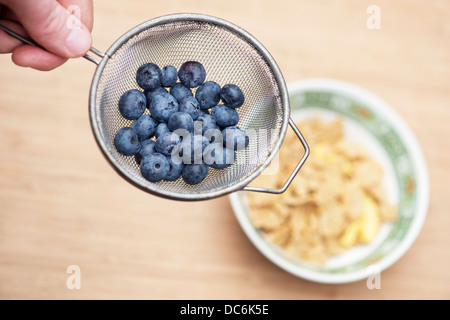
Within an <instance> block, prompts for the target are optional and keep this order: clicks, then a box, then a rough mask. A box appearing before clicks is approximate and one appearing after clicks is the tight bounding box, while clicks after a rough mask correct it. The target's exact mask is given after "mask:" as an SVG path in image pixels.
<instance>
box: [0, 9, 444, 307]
mask: <svg viewBox="0 0 450 320" xmlns="http://www.w3.org/2000/svg"><path fill="white" fill-rule="evenodd" d="M94 2H95V13H94V16H95V24H94V32H93V38H94V43H93V44H94V46H95V47H96V48H98V49H100V50H101V51H105V50H106V49H107V48H109V46H110V45H111V44H112V43H113V42H114V41H115V40H116V39H117V38H118V37H120V36H121V35H122V34H123V33H125V32H126V31H128V30H129V29H131V28H133V27H134V26H136V25H137V24H139V23H141V22H143V21H146V20H149V19H151V18H154V17H157V16H161V15H165V14H169V13H177V12H196V13H205V14H210V15H214V16H217V17H220V18H223V19H226V20H229V21H230V22H233V23H235V24H237V25H239V26H240V27H242V28H243V29H245V30H247V31H248V32H250V33H251V34H252V35H254V36H255V37H256V38H257V39H258V40H259V41H260V42H261V43H262V44H263V45H264V46H265V47H266V48H267V49H268V50H269V52H270V53H271V54H272V55H273V57H274V58H275V60H276V61H277V63H278V64H279V66H280V68H281V70H282V72H283V74H284V76H285V79H286V82H288V83H290V82H294V81H297V80H303V79H308V78H316V77H326V78H335V79H339V80H344V81H348V82H352V83H354V84H357V85H359V86H362V87H364V88H366V89H368V90H370V91H372V92H374V93H375V94H377V95H379V96H381V98H383V99H384V100H386V101H387V102H388V103H389V104H390V105H391V106H392V107H393V108H394V109H395V110H396V111H397V112H398V113H399V114H400V115H401V116H402V117H403V119H404V120H405V121H406V122H407V123H408V125H409V126H410V127H411V128H412V130H413V132H414V133H415V135H416V137H417V139H418V140H419V142H420V144H421V146H422V148H423V150H424V153H425V158H426V160H427V164H428V167H429V174H430V183H431V198H430V206H429V213H428V217H427V220H426V222H425V225H424V227H423V230H422V232H421V234H420V236H419V237H418V239H417V241H416V242H415V244H414V245H413V246H412V248H411V249H410V250H409V251H408V252H407V254H406V255H405V256H404V257H403V258H401V259H400V260H399V261H398V262H397V263H396V264H395V265H394V266H392V267H391V268H389V269H388V270H386V271H385V272H383V273H382V278H381V280H382V282H381V284H382V289H381V290H369V289H367V287H366V283H365V281H360V282H356V283H352V284H346V285H322V284H316V283H312V282H308V281H305V280H302V279H299V278H296V277H294V276H292V275H290V274H288V273H286V272H284V271H282V270H281V269H279V268H278V267H276V266H275V265H273V264H272V263H271V262H269V261H268V260H266V259H265V258H264V257H263V256H262V255H261V254H260V253H259V252H258V251H257V250H256V249H255V248H254V247H253V245H252V244H251V243H250V242H249V240H248V239H247V238H246V236H245V235H244V233H243V232H242V230H241V229H240V227H239V225H238V223H237V221H236V219H235V217H234V215H233V212H232V209H231V207H230V204H229V201H228V198H227V197H224V198H220V199H216V200H212V201H206V202H197V203H182V202H174V201H168V200H164V199H160V198H157V197H154V196H151V195H149V194H146V193H144V192H142V191H140V190H138V189H136V188H134V187H132V186H131V185H130V184H129V183H127V182H126V181H125V180H123V179H122V178H121V177H119V176H118V175H117V174H116V173H115V172H114V170H113V169H112V168H111V167H110V166H109V165H108V163H107V162H106V161H105V159H104V158H103V156H102V155H101V153H100V151H99V149H98V147H97V145H96V143H95V140H94V137H93V135H92V133H91V128H90V125H89V118H88V94H89V88H90V82H91V79H92V76H93V74H94V71H95V66H94V65H93V64H91V63H88V62H87V61H85V60H84V59H78V60H73V61H69V62H68V63H67V64H65V65H64V66H63V67H61V68H59V69H57V70H54V71H51V72H47V73H44V72H38V71H34V70H31V69H24V68H19V67H17V66H15V65H14V64H13V63H12V62H11V60H10V57H9V55H0V71H1V72H0V298H19V299H20V298H44V299H48V298H62V299H81V298H89V299H92V298H106V299H108V298H118V299H120V298H146V299H169V298H172V299H212V298H215V299H302V298H311V299H317V298H318V299H320V298H340V299H346V298H359V299H361V298H362V299H364V298H368V299H381V298H414V299H422V298H446V299H448V298H450V288H449V287H448V283H450V275H449V273H448V264H449V263H450V250H448V244H449V243H450V233H449V232H448V226H449V225H450V215H449V214H448V208H449V207H450V198H449V197H448V185H447V183H448V181H450V161H449V160H450V153H449V151H448V150H450V139H447V137H448V136H449V134H450V127H449V125H448V123H450V107H449V102H450V82H449V79H450V41H449V39H450V19H449V18H450V3H449V2H448V1H446V0H436V1H433V2H429V1H406V0H399V1H395V2H392V1H387V0H386V1H384V0H383V1H381V0H377V1H373V0H371V1H361V0H347V1H337V0H321V1H298V0H295V1H294V0H279V1H266V0H257V1H256V0H248V1H235V0H229V1H206V0H195V1H193V0H184V1H183V0H172V1H165V2H157V1H144V0H129V1H106V0H96V1H94ZM372 4H375V5H378V6H379V7H380V9H381V29H379V30H369V29H368V28H367V26H366V20H367V19H368V17H369V15H368V14H367V13H366V10H367V7H368V6H369V5H372ZM70 265H78V266H79V267H80V269H81V279H82V282H81V285H82V288H81V290H68V289H67V287H66V280H67V278H68V276H69V275H68V274H67V273H66V270H67V267H68V266H70Z"/></svg>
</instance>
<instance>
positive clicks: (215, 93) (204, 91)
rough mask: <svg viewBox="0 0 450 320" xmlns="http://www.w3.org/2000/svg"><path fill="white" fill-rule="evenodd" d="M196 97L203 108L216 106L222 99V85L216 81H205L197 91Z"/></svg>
mask: <svg viewBox="0 0 450 320" xmlns="http://www.w3.org/2000/svg"><path fill="white" fill-rule="evenodd" d="M195 98H197V100H198V102H199V104H200V108H201V109H202V110H207V109H209V108H212V107H215V106H217V105H218V104H219V101H220V86H219V85H218V84H217V83H215V82H214V81H208V82H205V83H204V84H202V85H201V86H200V87H199V88H198V89H197V92H195Z"/></svg>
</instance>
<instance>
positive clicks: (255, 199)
mask: <svg viewBox="0 0 450 320" xmlns="http://www.w3.org/2000/svg"><path fill="white" fill-rule="evenodd" d="M299 126H300V127H301V128H302V132H303V134H304V136H305V137H306V139H307V140H308V143H309V145H310V147H311V155H310V157H309V159H308V161H307V163H306V164H305V166H304V167H303V169H302V172H301V174H300V175H299V176H297V177H296V178H295V179H294V181H292V184H291V186H290V187H289V188H288V190H287V191H286V192H285V193H284V194H282V195H279V196H276V195H267V194H260V193H251V192H250V193H248V194H247V195H248V203H249V206H250V208H251V220H252V222H253V225H254V226H255V227H256V228H260V229H262V230H263V231H264V233H265V234H266V235H267V237H268V239H269V240H270V241H272V242H274V243H275V244H277V245H279V246H280V247H282V248H283V249H284V250H286V252H288V253H289V254H291V255H293V256H296V257H299V258H301V259H304V260H307V261H310V262H314V263H323V262H325V261H326V260H327V259H328V258H329V257H330V256H334V255H339V254H342V253H343V252H345V251H346V250H348V249H350V248H351V247H353V246H355V245H358V244H366V243H369V242H371V241H372V240H373V239H374V238H375V236H376V235H377V233H378V231H379V229H380V226H381V224H382V223H383V222H390V221H394V220H395V219H396V217H397V208H396V207H395V206H393V205H392V204H390V203H389V202H388V201H387V197H386V191H385V190H384V188H383V185H382V181H381V180H382V176H383V169H382V167H381V166H380V165H379V164H378V163H377V162H376V161H375V160H373V159H372V158H371V157H370V156H369V155H368V153H367V152H366V150H365V149H364V147H363V146H361V145H359V144H357V143H355V142H353V141H349V140H347V139H345V135H344V130H343V126H342V121H341V119H336V120H333V121H330V122H325V121H323V120H322V119H320V118H318V117H315V118H311V119H308V120H306V121H303V122H301V123H300V124H299ZM296 148H299V144H298V140H297V138H296V136H295V135H294V134H292V133H289V134H288V135H287V136H286V139H285V141H284V143H283V146H282V147H281V149H280V163H279V172H278V174H274V175H263V176H261V177H259V178H258V179H257V180H256V181H257V182H256V183H258V185H264V186H265V187H268V188H280V187H281V186H282V185H283V184H284V181H285V180H286V177H288V176H289V174H290V173H291V171H292V169H293V168H294V167H295V165H296V164H297V161H298V159H297V158H296V157H293V155H294V154H300V153H301V149H300V148H299V149H298V153H297V152H296Z"/></svg>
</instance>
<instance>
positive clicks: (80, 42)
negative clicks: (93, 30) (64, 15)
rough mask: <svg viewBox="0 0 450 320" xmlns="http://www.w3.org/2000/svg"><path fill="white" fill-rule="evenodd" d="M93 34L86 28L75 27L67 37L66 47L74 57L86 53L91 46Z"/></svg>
mask: <svg viewBox="0 0 450 320" xmlns="http://www.w3.org/2000/svg"><path fill="white" fill-rule="evenodd" d="M91 41H92V39H91V35H90V33H89V32H87V31H86V30H84V29H81V28H75V29H72V31H70V33H69V35H68V36H67V38H66V47H67V49H69V51H70V53H71V54H72V55H73V56H74V57H79V56H82V55H83V54H85V53H86V52H87V51H88V50H89V49H90V48H91Z"/></svg>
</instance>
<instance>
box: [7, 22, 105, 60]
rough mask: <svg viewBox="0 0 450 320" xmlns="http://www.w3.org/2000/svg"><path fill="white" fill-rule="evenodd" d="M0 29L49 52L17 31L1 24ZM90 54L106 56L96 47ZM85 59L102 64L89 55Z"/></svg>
mask: <svg viewBox="0 0 450 320" xmlns="http://www.w3.org/2000/svg"><path fill="white" fill-rule="evenodd" d="M0 29H2V30H3V31H5V32H6V33H7V34H9V35H10V36H11V37H13V38H16V39H17V40H20V41H22V42H23V43H25V44H28V45H30V46H33V47H37V48H41V49H42V50H45V51H47V50H46V49H45V48H43V47H42V46H40V45H39V44H38V43H36V42H34V41H33V40H30V39H27V38H24V37H22V36H21V35H20V34H18V33H16V32H15V31H12V30H11V29H9V28H7V27H5V26H4V25H1V24H0ZM89 51H90V52H92V53H94V54H96V55H97V56H99V57H101V58H103V57H104V56H105V54H104V53H103V52H101V51H99V50H97V49H95V48H94V47H91V49H89ZM83 58H85V59H86V60H88V61H90V62H93V63H95V64H96V65H98V64H100V61H99V60H98V59H96V58H94V57H92V56H90V55H88V54H86V55H84V56H83Z"/></svg>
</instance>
